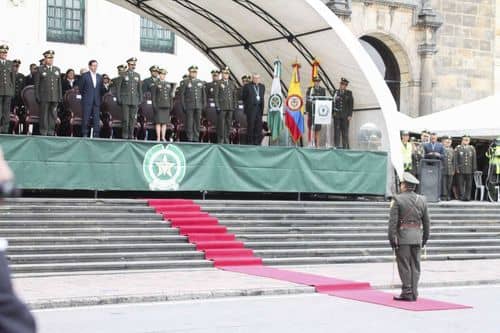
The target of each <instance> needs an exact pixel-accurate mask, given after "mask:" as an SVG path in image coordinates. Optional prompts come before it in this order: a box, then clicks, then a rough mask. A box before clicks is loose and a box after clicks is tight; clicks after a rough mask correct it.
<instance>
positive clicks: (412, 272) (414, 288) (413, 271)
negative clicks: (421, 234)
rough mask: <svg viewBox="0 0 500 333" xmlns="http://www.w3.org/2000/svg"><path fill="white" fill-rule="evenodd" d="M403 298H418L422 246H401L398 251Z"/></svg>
mask: <svg viewBox="0 0 500 333" xmlns="http://www.w3.org/2000/svg"><path fill="white" fill-rule="evenodd" d="M396 261H397V263H398V272H399V277H400V278H401V284H402V285H401V296H408V297H411V296H415V297H418V280H419V279H420V245H400V246H399V248H398V249H397V250H396Z"/></svg>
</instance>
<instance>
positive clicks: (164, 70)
mask: <svg viewBox="0 0 500 333" xmlns="http://www.w3.org/2000/svg"><path fill="white" fill-rule="evenodd" d="M158 73H160V74H163V75H167V70H166V69H165V68H159V69H158Z"/></svg>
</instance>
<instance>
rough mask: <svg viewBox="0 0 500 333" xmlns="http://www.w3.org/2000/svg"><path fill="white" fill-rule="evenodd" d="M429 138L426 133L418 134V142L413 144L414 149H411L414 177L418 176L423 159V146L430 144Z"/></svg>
mask: <svg viewBox="0 0 500 333" xmlns="http://www.w3.org/2000/svg"><path fill="white" fill-rule="evenodd" d="M430 140H431V137H430V134H429V132H428V131H425V130H424V131H422V133H420V142H419V143H416V144H415V148H414V149H413V162H414V168H415V176H417V177H418V176H419V175H420V161H421V160H423V159H424V156H425V149H424V146H425V145H426V144H427V143H428V142H430Z"/></svg>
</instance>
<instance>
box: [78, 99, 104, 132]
mask: <svg viewBox="0 0 500 333" xmlns="http://www.w3.org/2000/svg"><path fill="white" fill-rule="evenodd" d="M90 117H92V128H93V129H94V137H95V138H98V137H99V130H100V126H99V121H100V118H99V107H98V106H97V105H84V106H83V119H82V136H83V137H88V136H89V122H90Z"/></svg>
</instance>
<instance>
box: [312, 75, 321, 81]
mask: <svg viewBox="0 0 500 333" xmlns="http://www.w3.org/2000/svg"><path fill="white" fill-rule="evenodd" d="M313 82H321V78H320V77H319V76H318V75H315V76H314V77H313Z"/></svg>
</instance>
